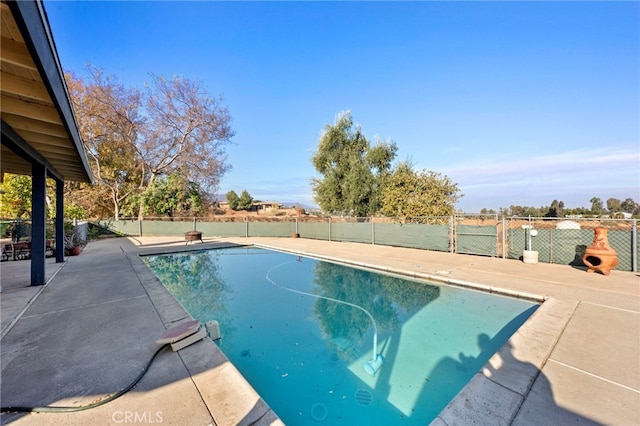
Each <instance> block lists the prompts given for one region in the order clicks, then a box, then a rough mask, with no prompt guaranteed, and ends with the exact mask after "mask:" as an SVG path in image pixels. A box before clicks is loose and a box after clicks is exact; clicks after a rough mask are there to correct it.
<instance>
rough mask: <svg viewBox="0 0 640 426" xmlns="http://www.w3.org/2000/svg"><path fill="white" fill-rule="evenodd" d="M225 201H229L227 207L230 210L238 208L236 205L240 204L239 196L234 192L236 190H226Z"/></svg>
mask: <svg viewBox="0 0 640 426" xmlns="http://www.w3.org/2000/svg"><path fill="white" fill-rule="evenodd" d="M226 197H227V203H229V208H230V209H231V210H238V208H239V207H238V205H239V204H240V197H238V194H237V193H236V191H233V190H231V191H229V192H227V195H226Z"/></svg>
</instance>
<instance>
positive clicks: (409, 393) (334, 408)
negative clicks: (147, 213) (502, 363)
mask: <svg viewBox="0 0 640 426" xmlns="http://www.w3.org/2000/svg"><path fill="white" fill-rule="evenodd" d="M144 259H145V262H146V263H147V265H149V267H150V268H151V269H152V270H153V271H154V273H155V274H156V276H157V277H158V278H159V279H160V280H161V281H162V282H163V284H164V285H165V286H166V287H167V289H168V290H169V291H170V292H171V293H172V294H173V295H174V296H175V297H176V298H177V299H178V300H179V301H180V302H181V303H182V305H183V306H184V307H185V308H186V309H187V311H188V312H189V313H190V314H191V315H192V316H193V317H194V318H196V319H199V320H201V321H202V322H207V321H210V320H217V321H218V322H219V323H220V329H221V333H222V339H220V340H219V341H218V342H217V343H218V345H219V347H220V348H221V349H222V351H223V352H224V353H225V354H226V355H227V357H228V358H229V360H230V361H231V362H232V363H233V364H234V365H235V366H236V367H237V368H238V370H240V372H241V373H242V374H243V375H244V376H245V378H246V379H247V380H248V381H249V382H250V383H251V384H252V386H253V387H254V388H255V389H256V390H257V392H258V393H259V394H260V395H261V396H262V397H263V399H264V400H265V401H266V402H267V404H269V405H270V406H271V408H272V409H273V410H274V411H275V412H276V414H278V415H279V416H280V417H281V418H282V420H283V421H284V422H285V423H287V424H315V423H325V424H332V425H333V424H345V425H354V424H381V425H382V424H385V425H386V424H396V423H398V422H400V421H402V422H403V423H407V424H425V423H428V422H430V421H431V420H432V419H434V418H435V417H436V416H437V415H438V413H439V412H440V411H441V410H442V409H443V408H444V407H445V406H446V404H447V403H448V402H449V401H450V400H451V399H452V398H453V397H454V396H455V395H456V394H457V392H458V391H459V390H460V389H462V387H464V385H465V384H466V383H467V382H468V381H469V380H470V379H471V377H472V376H473V375H474V374H475V373H476V372H477V371H478V370H479V369H480V368H481V367H482V366H483V365H484V364H485V362H486V361H487V360H488V359H489V358H490V357H491V356H492V355H493V353H495V351H496V350H497V349H498V348H499V347H500V346H502V344H503V343H504V342H506V340H507V339H508V338H509V337H510V336H511V334H512V333H513V332H514V331H515V330H516V329H517V328H518V327H520V325H522V324H523V323H524V321H525V320H526V319H527V318H528V317H529V316H530V315H531V314H532V313H533V312H534V311H535V309H536V308H537V304H535V303H532V302H529V301H525V300H518V299H511V298H505V297H500V296H495V295H490V294H486V293H482V292H477V291H471V290H464V289H460V288H455V287H449V286H441V285H436V284H432V283H426V282H423V281H418V280H410V279H407V278H403V277H399V276H393V275H385V274H380V273H375V272H372V271H367V270H362V269H356V268H351V267H347V266H344V265H340V264H335V263H330V262H325V261H319V260H316V259H311V258H305V257H298V256H294V255H291V254H286V253H280V252H276V251H269V250H265V249H260V248H255V247H244V248H230V249H216V250H209V251H202V252H195V253H194V252H191V253H182V254H169V255H158V256H147V257H145V258H144ZM374 347H375V350H374ZM377 355H379V357H378V356H377Z"/></svg>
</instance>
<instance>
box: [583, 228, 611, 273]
mask: <svg viewBox="0 0 640 426" xmlns="http://www.w3.org/2000/svg"><path fill="white" fill-rule="evenodd" d="M594 232H595V234H594V236H593V243H591V245H590V246H589V247H587V248H586V250H585V251H584V256H582V262H584V264H585V265H587V267H588V268H589V269H587V272H593V271H598V272H601V273H602V274H603V275H609V273H610V272H611V270H612V269H613V268H615V267H616V266H617V265H618V254H617V253H616V251H615V250H614V249H612V248H611V246H610V245H609V240H608V239H607V229H605V228H596V229H594Z"/></svg>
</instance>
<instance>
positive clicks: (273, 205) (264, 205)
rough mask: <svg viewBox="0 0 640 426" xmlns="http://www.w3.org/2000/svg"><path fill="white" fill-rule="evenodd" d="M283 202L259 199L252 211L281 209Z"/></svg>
mask: <svg viewBox="0 0 640 426" xmlns="http://www.w3.org/2000/svg"><path fill="white" fill-rule="evenodd" d="M281 208H282V204H280V203H278V202H277V201H258V202H255V203H253V205H252V206H251V211H260V210H266V209H281Z"/></svg>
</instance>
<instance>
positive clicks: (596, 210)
mask: <svg viewBox="0 0 640 426" xmlns="http://www.w3.org/2000/svg"><path fill="white" fill-rule="evenodd" d="M589 202H590V203H591V213H592V214H595V215H598V216H599V215H601V214H602V209H603V208H604V207H603V205H602V200H601V199H600V198H598V197H593V198H592V199H591V200H589Z"/></svg>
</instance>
